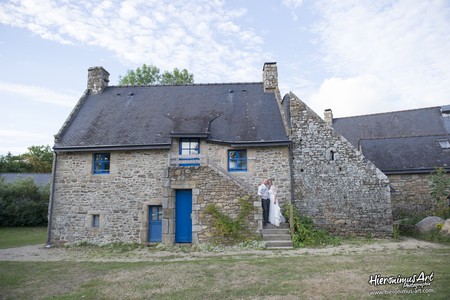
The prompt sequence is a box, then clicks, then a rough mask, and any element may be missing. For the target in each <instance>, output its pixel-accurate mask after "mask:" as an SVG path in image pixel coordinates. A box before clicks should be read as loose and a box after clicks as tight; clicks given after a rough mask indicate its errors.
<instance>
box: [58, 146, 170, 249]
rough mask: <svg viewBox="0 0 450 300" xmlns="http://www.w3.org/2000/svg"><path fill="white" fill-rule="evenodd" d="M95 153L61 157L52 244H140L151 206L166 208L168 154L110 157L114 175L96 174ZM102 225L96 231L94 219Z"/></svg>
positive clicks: (143, 237) (137, 153) (117, 154)
mask: <svg viewBox="0 0 450 300" xmlns="http://www.w3.org/2000/svg"><path fill="white" fill-rule="evenodd" d="M92 160H93V153H87V152H78V153H60V154H58V161H57V168H56V178H55V194H54V206H53V219H52V223H51V224H52V228H51V229H52V241H53V242H57V243H74V242H81V241H89V242H93V243H110V242H119V241H120V242H141V241H143V240H145V237H146V234H147V228H146V227H148V225H147V224H148V211H147V210H146V209H147V208H148V207H147V205H150V204H151V205H161V203H162V193H163V177H164V171H165V170H166V169H167V161H168V156H167V151H158V150H153V151H133V152H131V151H129V152H119V151H118V152H114V151H113V152H111V167H110V174H101V175H94V174H93V172H92ZM93 215H100V226H99V227H92V216H93Z"/></svg>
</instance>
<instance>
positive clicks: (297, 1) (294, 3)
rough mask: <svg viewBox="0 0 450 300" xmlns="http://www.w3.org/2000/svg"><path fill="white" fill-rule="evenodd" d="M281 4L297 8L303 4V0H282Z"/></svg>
mask: <svg viewBox="0 0 450 300" xmlns="http://www.w3.org/2000/svg"><path fill="white" fill-rule="evenodd" d="M283 4H284V5H285V6H287V7H290V8H297V7H300V6H301V5H302V4H303V0H283Z"/></svg>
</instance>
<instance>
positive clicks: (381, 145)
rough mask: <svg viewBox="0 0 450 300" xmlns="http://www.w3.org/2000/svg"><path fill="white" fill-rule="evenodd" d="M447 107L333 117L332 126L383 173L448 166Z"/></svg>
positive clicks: (449, 152) (425, 170) (449, 135)
mask: <svg viewBox="0 0 450 300" xmlns="http://www.w3.org/2000/svg"><path fill="white" fill-rule="evenodd" d="M446 107H448V106H443V107H429V108H422V109H413V110H406V111H396V112H389V113H380V114H373V115H363V116H356V117H348V118H336V119H334V120H333V128H334V129H335V130H336V131H337V132H339V133H340V134H342V135H343V136H344V137H345V138H346V139H347V140H348V141H349V142H351V143H352V144H353V145H354V146H355V147H356V148H358V149H361V150H362V152H363V154H364V156H366V157H367V158H368V159H369V160H371V161H372V162H373V163H374V164H375V165H376V166H377V167H378V168H379V169H380V170H382V171H383V172H385V173H386V174H392V173H421V172H423V173H427V172H430V171H432V170H433V169H434V168H435V167H444V168H446V169H450V149H448V148H445V147H443V146H441V142H445V141H449V142H450V126H449V125H450V115H449V114H448V113H446V112H447V111H448V110H447V109H446Z"/></svg>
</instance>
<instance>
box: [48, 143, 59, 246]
mask: <svg viewBox="0 0 450 300" xmlns="http://www.w3.org/2000/svg"><path fill="white" fill-rule="evenodd" d="M54 153H55V155H54V158H53V166H52V168H53V170H52V171H53V172H52V173H53V174H52V190H51V192H50V201H49V203H48V222H47V244H46V245H45V248H47V249H48V248H51V247H52V242H51V240H52V217H53V202H54V197H55V178H56V162H57V160H58V153H56V152H54Z"/></svg>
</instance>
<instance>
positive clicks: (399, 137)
mask: <svg viewBox="0 0 450 300" xmlns="http://www.w3.org/2000/svg"><path fill="white" fill-rule="evenodd" d="M433 136H434V137H439V136H450V134H448V133H443V134H426V135H408V136H389V137H373V138H360V139H359V140H360V141H370V140H389V139H407V138H423V137H433Z"/></svg>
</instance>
